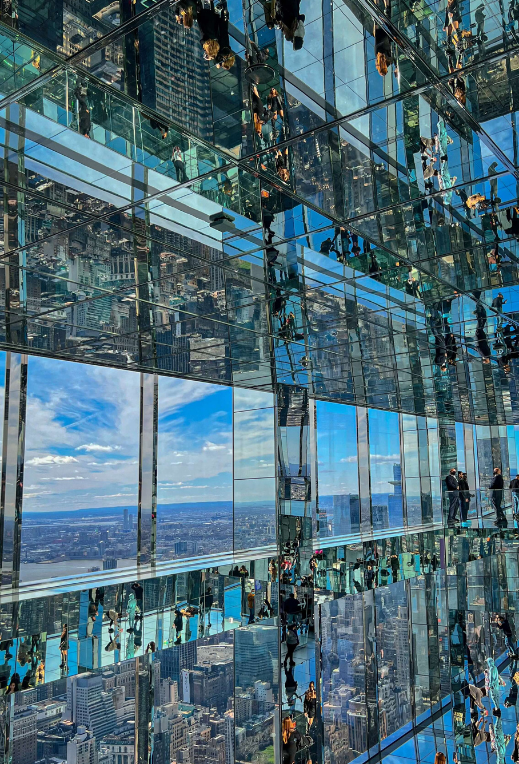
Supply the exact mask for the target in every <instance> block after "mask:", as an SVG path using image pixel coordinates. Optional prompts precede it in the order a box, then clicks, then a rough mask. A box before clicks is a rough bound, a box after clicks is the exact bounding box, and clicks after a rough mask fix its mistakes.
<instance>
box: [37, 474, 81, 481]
mask: <svg viewBox="0 0 519 764" xmlns="http://www.w3.org/2000/svg"><path fill="white" fill-rule="evenodd" d="M48 479H49V480H85V478H84V477H81V475H76V476H75V477H57V478H48ZM43 480H45V478H43Z"/></svg>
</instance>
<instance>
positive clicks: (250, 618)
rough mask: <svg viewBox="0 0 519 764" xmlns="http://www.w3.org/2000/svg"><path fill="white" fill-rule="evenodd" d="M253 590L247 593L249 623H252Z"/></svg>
mask: <svg viewBox="0 0 519 764" xmlns="http://www.w3.org/2000/svg"><path fill="white" fill-rule="evenodd" d="M254 599H255V598H254V592H249V593H248V594H247V607H248V608H249V623H254Z"/></svg>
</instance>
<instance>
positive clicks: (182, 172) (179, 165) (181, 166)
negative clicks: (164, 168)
mask: <svg viewBox="0 0 519 764" xmlns="http://www.w3.org/2000/svg"><path fill="white" fill-rule="evenodd" d="M172 159H173V166H174V168H175V172H176V174H177V180H178V182H179V183H187V181H188V180H189V178H188V177H187V173H186V165H185V162H184V157H183V156H182V152H181V151H180V148H179V146H175V148H174V149H173V154H172Z"/></svg>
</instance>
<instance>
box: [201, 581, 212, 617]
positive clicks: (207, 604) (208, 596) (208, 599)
mask: <svg viewBox="0 0 519 764" xmlns="http://www.w3.org/2000/svg"><path fill="white" fill-rule="evenodd" d="M213 603H214V597H213V590H212V589H211V587H210V586H208V587H207V590H206V592H205V595H204V615H203V621H204V622H205V615H206V613H207V615H208V619H207V625H208V626H210V625H211V608H212V607H213Z"/></svg>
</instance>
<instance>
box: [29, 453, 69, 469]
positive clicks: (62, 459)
mask: <svg viewBox="0 0 519 764" xmlns="http://www.w3.org/2000/svg"><path fill="white" fill-rule="evenodd" d="M72 462H77V459H76V458H75V457H74V456H52V455H51V454H49V455H48V456H34V457H33V458H32V459H29V461H28V462H26V464H32V465H33V466H34V467H39V466H41V465H43V464H72Z"/></svg>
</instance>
